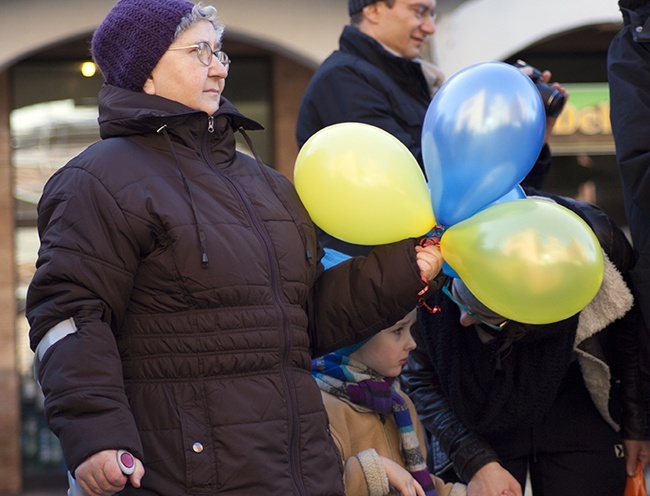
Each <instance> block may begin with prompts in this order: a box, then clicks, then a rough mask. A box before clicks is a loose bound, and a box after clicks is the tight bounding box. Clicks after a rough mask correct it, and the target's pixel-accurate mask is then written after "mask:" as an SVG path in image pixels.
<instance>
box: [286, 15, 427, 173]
mask: <svg viewBox="0 0 650 496" xmlns="http://www.w3.org/2000/svg"><path fill="white" fill-rule="evenodd" d="M430 101H431V95H430V94H429V88H428V86H427V82H426V80H425V78H424V75H423V74H422V69H421V67H420V64H419V63H418V62H414V61H411V60H409V59H405V58H404V57H398V56H396V55H393V54H391V53H389V52H388V51H386V50H385V49H384V48H383V47H382V46H381V45H380V44H379V42H377V41H376V40H375V39H373V38H371V37H370V36H367V35H365V34H364V33H362V32H361V31H359V30H358V29H357V28H356V27H354V26H345V28H344V29H343V33H342V34H341V37H340V39H339V49H338V50H336V51H335V52H333V53H332V54H331V55H330V56H329V57H328V58H327V59H326V60H325V61H324V62H323V63H322V65H321V66H320V67H319V68H318V70H317V71H316V73H315V74H314V76H313V78H312V80H311V82H310V83H309V86H308V87H307V90H306V92H305V95H304V97H303V100H302V104H301V105H300V112H299V114H298V123H297V126H296V138H297V140H298V146H299V147H302V145H304V144H305V141H307V140H308V139H309V137H310V136H311V135H313V134H314V133H316V132H317V131H319V130H320V129H322V128H324V127H326V126H330V125H332V124H338V123H340V122H362V123H365V124H371V125H373V126H377V127H379V128H380V129H383V130H384V131H387V132H388V133H390V134H392V135H393V136H395V137H396V138H397V139H399V140H400V141H401V142H402V143H404V145H406V147H407V148H408V149H409V150H410V151H411V153H412V154H413V155H414V156H415V158H416V159H417V161H418V162H419V163H420V165H422V163H423V162H422V152H421V147H420V135H421V132H422V123H423V122H424V115H425V113H426V111H427V108H428V106H429V102H430Z"/></svg>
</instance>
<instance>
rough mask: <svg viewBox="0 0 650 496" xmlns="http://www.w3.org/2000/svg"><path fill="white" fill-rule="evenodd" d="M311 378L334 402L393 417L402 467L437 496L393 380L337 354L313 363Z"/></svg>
mask: <svg viewBox="0 0 650 496" xmlns="http://www.w3.org/2000/svg"><path fill="white" fill-rule="evenodd" d="M312 368H313V370H312V375H313V377H314V379H316V383H317V384H318V387H319V388H320V389H321V390H323V391H325V392H327V393H330V394H333V395H334V396H336V397H337V398H339V399H341V400H343V401H347V402H349V403H354V404H355V405H358V406H359V407H361V408H360V410H361V411H367V412H376V413H380V414H384V415H389V414H391V413H392V414H393V417H394V418H395V423H396V424H397V426H398V428H399V435H400V441H401V442H400V452H401V455H402V460H403V461H404V466H405V467H406V470H408V471H409V472H410V473H411V475H413V478H414V479H415V480H416V481H418V482H419V483H420V485H421V486H422V488H423V489H424V492H425V494H426V495H427V496H436V495H437V494H438V493H437V492H436V490H435V489H434V486H433V482H432V480H431V475H430V474H429V470H428V468H427V465H426V461H425V460H424V457H423V456H422V451H421V450H420V443H419V441H418V437H417V434H416V432H415V429H414V428H413V423H412V422H411V415H410V412H409V408H408V405H407V404H406V402H405V401H404V398H402V397H401V396H400V394H399V393H398V392H397V391H396V390H395V388H394V386H393V384H396V379H395V378H384V377H381V376H379V375H378V374H377V373H376V372H375V371H374V370H372V369H370V368H368V367H367V366H366V365H364V364H363V363H361V362H358V361H356V360H354V359H351V358H350V357H349V355H346V354H341V353H340V352H334V353H329V354H327V355H325V356H322V357H320V358H316V359H314V360H313V361H312Z"/></svg>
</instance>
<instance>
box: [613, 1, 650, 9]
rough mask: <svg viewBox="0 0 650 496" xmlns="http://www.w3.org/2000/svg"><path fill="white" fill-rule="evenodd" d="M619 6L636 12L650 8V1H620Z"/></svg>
mask: <svg viewBox="0 0 650 496" xmlns="http://www.w3.org/2000/svg"><path fill="white" fill-rule="evenodd" d="M618 5H619V7H623V8H624V9H630V10H635V9H638V8H639V7H644V6H646V5H648V6H650V0H619V2H618Z"/></svg>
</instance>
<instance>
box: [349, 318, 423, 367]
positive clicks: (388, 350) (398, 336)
mask: <svg viewBox="0 0 650 496" xmlns="http://www.w3.org/2000/svg"><path fill="white" fill-rule="evenodd" d="M415 318H416V313H415V310H413V311H412V312H410V313H409V314H408V315H407V316H406V317H404V318H403V319H402V320H400V321H399V322H397V323H396V324H395V325H394V326H392V327H389V328H388V329H384V330H383V331H381V332H380V333H378V334H376V335H375V336H374V337H373V338H372V339H370V341H368V342H367V343H366V344H364V345H363V346H362V347H361V348H359V349H358V350H357V351H355V352H354V353H352V355H351V357H352V358H354V359H355V360H358V361H359V362H361V363H365V364H366V365H367V366H368V367H370V368H371V369H373V370H374V371H376V372H377V373H378V374H379V375H382V376H384V377H397V376H398V375H399V374H400V372H402V367H403V366H404V364H405V363H406V359H407V358H408V356H409V353H410V351H411V350H413V349H415V341H414V340H413V337H412V336H411V327H412V326H413V324H414V323H415Z"/></svg>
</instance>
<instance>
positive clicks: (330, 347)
mask: <svg viewBox="0 0 650 496" xmlns="http://www.w3.org/2000/svg"><path fill="white" fill-rule="evenodd" d="M416 243H417V241H416V240H414V239H408V240H404V241H400V242H397V243H393V244H389V245H383V246H379V247H377V248H375V249H373V250H372V252H371V253H370V254H369V255H368V256H367V257H355V258H352V259H349V260H346V261H345V262H342V263H340V264H338V265H336V266H334V267H332V268H330V269H328V270H326V271H324V272H323V273H322V275H321V276H320V277H319V278H318V280H317V281H316V284H315V287H314V289H313V291H312V295H311V301H310V303H309V309H308V313H309V317H310V334H311V343H312V352H313V353H314V356H319V355H322V354H325V353H328V352H330V351H334V350H336V349H338V348H342V347H343V346H348V345H350V344H353V343H356V342H359V341H362V340H364V339H365V338H367V337H369V336H371V335H373V334H375V333H376V332H379V331H381V330H382V329H385V328H386V327H390V326H391V325H393V324H394V323H395V322H397V321H398V320H399V319H401V318H403V317H404V315H406V314H407V313H408V312H409V311H411V310H412V309H413V308H415V306H416V305H417V304H418V299H419V298H420V296H419V295H418V293H419V292H420V291H422V290H423V289H424V284H423V282H422V280H421V279H420V270H419V268H418V265H417V262H416V258H415V245H416ZM437 286H438V285H437V280H436V281H434V283H433V284H431V285H430V288H429V291H434V290H435V289H436V288H437Z"/></svg>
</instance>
